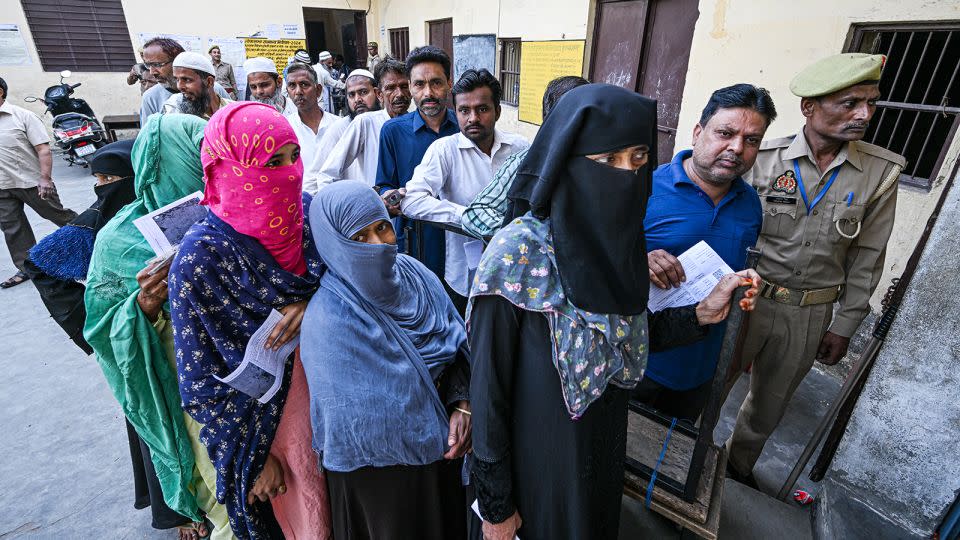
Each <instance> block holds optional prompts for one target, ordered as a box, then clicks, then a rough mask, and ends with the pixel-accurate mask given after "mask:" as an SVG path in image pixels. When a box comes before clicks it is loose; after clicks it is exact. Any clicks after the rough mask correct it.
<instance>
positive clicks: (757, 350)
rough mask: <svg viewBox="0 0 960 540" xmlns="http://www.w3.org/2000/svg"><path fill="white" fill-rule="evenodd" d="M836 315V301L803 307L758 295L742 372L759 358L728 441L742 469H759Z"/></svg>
mask: <svg viewBox="0 0 960 540" xmlns="http://www.w3.org/2000/svg"><path fill="white" fill-rule="evenodd" d="M832 316H833V304H819V305H815V306H804V307H797V306H788V305H785V304H778V303H776V302H774V301H773V300H770V299H767V298H759V299H757V307H756V309H755V310H754V311H753V312H752V313H750V321H749V324H748V326H747V335H746V337H745V339H744V343H743V349H742V354H741V356H740V358H741V359H742V360H741V362H742V363H744V366H741V369H739V370H738V371H737V372H736V373H738V374H739V373H741V372H742V367H745V364H746V363H749V362H753V368H752V369H751V371H750V392H749V393H748V394H747V397H746V399H745V400H744V402H743V404H742V405H741V406H740V413H739V414H738V415H737V424H736V427H734V429H733V435H732V436H731V437H730V439H729V440H728V441H727V449H728V450H729V452H730V454H729V461H730V464H731V466H733V468H734V469H736V470H737V471H738V472H740V473H741V474H747V473H749V472H750V471H752V470H753V466H754V465H755V464H756V463H757V459H759V458H760V454H761V453H762V452H763V446H764V444H766V442H767V439H768V438H769V437H770V434H771V433H773V430H774V429H776V427H777V424H779V423H780V419H781V418H783V413H784V411H786V409H787V405H788V404H789V403H790V398H791V397H793V393H794V391H795V390H796V389H797V386H799V385H800V381H802V380H803V378H804V376H806V374H807V372H808V371H810V368H811V367H812V366H813V361H814V359H815V357H816V355H817V348H818V347H819V345H820V340H821V339H822V338H823V334H824V333H826V331H827V328H828V327H829V326H830V319H831V317H832Z"/></svg>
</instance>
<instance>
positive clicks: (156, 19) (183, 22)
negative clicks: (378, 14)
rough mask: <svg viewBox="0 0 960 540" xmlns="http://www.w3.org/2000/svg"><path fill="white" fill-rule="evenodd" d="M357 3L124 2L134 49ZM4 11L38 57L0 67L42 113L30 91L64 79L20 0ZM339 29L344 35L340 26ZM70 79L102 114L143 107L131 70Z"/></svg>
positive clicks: (242, 32)
mask: <svg viewBox="0 0 960 540" xmlns="http://www.w3.org/2000/svg"><path fill="white" fill-rule="evenodd" d="M354 4H357V3H356V2H354ZM358 6H359V4H357V5H355V6H351V4H350V2H349V0H273V1H271V2H270V9H269V10H266V11H264V10H259V9H245V8H228V9H224V5H223V4H220V3H215V2H214V3H210V2H196V1H194V0H167V1H166V2H164V4H163V8H162V9H157V6H155V5H149V4H146V3H144V2H139V1H136V0H123V7H124V14H125V15H126V19H127V28H128V30H129V31H130V41H131V43H132V44H133V47H134V48H137V47H138V46H139V45H140V43H139V34H140V33H141V32H144V33H154V32H157V33H170V34H187V35H198V36H200V37H201V38H202V39H203V40H204V43H206V38H207V37H214V36H216V37H225V36H226V37H231V36H248V35H251V34H253V33H254V32H256V31H258V30H263V29H264V27H265V25H267V24H291V23H298V24H300V25H301V30H302V26H303V8H304V7H316V8H332V9H354V10H355V9H358ZM364 6H365V4H364ZM0 13H2V14H3V15H2V16H0V22H2V23H13V24H17V25H19V26H20V29H21V32H22V33H23V35H24V38H25V40H26V42H27V50H28V52H29V53H30V55H31V57H32V59H33V63H32V64H31V65H29V66H0V76H2V77H3V78H4V79H5V80H6V81H7V83H8V84H9V85H10V86H11V88H10V96H9V99H10V101H11V102H12V103H15V104H17V105H20V106H24V107H27V108H29V109H30V110H33V111H35V112H37V113H38V114H40V113H42V112H43V110H44V109H43V106H42V105H38V104H32V105H31V104H27V103H24V102H23V97H24V96H27V95H31V94H32V95H42V94H43V91H44V90H45V89H46V87H47V86H50V85H52V84H56V83H57V82H59V77H58V75H57V74H56V73H44V72H43V68H42V66H41V65H40V60H39V58H38V57H37V51H36V47H35V46H34V43H33V38H32V36H31V34H30V27H29V26H28V25H27V20H26V17H25V15H24V13H23V8H22V7H21V5H20V2H19V1H18V0H0ZM187 14H188V15H187ZM331 30H332V29H331ZM335 32H336V36H337V39H339V37H338V36H339V34H340V29H339V27H338V28H337V29H336V31H335ZM367 33H368V35H371V36H373V35H377V26H375V20H368V26H367ZM337 48H340V47H339V46H338V47H337ZM71 81H72V82H81V83H83V86H82V87H80V88H79V89H77V94H76V95H77V97H82V98H83V99H86V100H87V101H88V102H89V103H90V106H91V107H93V110H94V111H95V112H96V113H97V115H98V116H100V117H103V116H105V115H109V114H132V113H137V112H138V111H139V110H140V87H139V85H134V86H127V84H126V73H76V74H75V75H74V76H73V77H72V78H71Z"/></svg>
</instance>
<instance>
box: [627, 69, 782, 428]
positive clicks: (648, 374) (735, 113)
mask: <svg viewBox="0 0 960 540" xmlns="http://www.w3.org/2000/svg"><path fill="white" fill-rule="evenodd" d="M776 117H777V111H776V108H775V107H774V105H773V100H772V99H771V98H770V94H769V93H767V91H766V90H764V89H763V88H757V87H756V86H753V85H751V84H735V85H733V86H728V87H726V88H721V89H719V90H717V91H715V92H714V93H713V94H712V95H711V96H710V100H709V101H708V102H707V105H706V107H704V109H703V113H702V114H701V115H700V121H699V122H698V123H697V125H696V126H694V128H693V149H692V150H683V151H681V152H679V153H678V154H677V155H676V156H675V157H674V158H673V161H671V162H670V163H664V164H663V165H660V166H659V167H658V168H657V170H656V171H654V173H653V193H652V195H651V196H650V198H649V199H648V200H647V215H646V218H645V219H644V230H645V232H646V238H647V249H648V250H649V253H648V254H647V262H648V267H649V272H650V282H651V283H653V284H654V285H656V286H657V287H660V288H661V289H666V288H669V287H678V286H680V284H681V282H683V281H684V278H685V276H684V272H683V266H681V265H680V262H679V261H678V260H677V258H676V257H677V256H678V255H680V254H682V253H683V252H684V251H687V250H688V249H690V248H691V247H693V246H694V245H695V244H697V243H699V242H700V241H704V242H706V243H707V244H708V245H709V246H710V247H711V248H712V249H713V250H714V251H715V252H717V254H718V255H719V256H720V258H722V259H723V260H724V262H726V263H727V264H728V265H729V266H730V267H731V268H733V269H734V271H737V270H743V267H744V265H745V264H746V251H745V250H746V248H747V247H750V246H753V245H754V244H756V242H757V235H759V234H760V224H761V222H762V220H763V212H762V210H761V206H760V199H759V197H757V192H756V191H755V190H754V189H753V188H752V187H751V186H750V184H748V183H746V182H745V181H744V180H743V177H742V176H743V174H744V173H746V172H747V171H749V170H750V168H751V167H753V165H754V162H755V161H756V160H757V152H759V150H760V142H761V141H762V140H763V135H764V133H766V131H767V127H769V125H770V123H771V122H773V121H774V119H776ZM725 329H726V323H719V324H716V325H712V326H710V327H709V328H705V329H704V331H705V332H706V336H705V337H704V339H702V340H700V341H697V342H696V343H693V344H691V345H686V346H683V347H677V348H674V349H669V350H666V351H660V352H652V353H650V356H649V357H648V358H647V369H646V371H645V372H644V374H643V379H642V380H641V381H640V383H638V385H637V388H636V389H635V390H634V392H633V398H634V399H637V400H639V401H641V402H643V403H646V404H647V405H650V406H651V407H653V408H655V409H657V410H659V411H660V412H661V413H663V414H665V415H667V416H669V417H677V418H679V419H681V420H688V421H690V422H691V423H693V422H696V420H697V417H698V416H700V411H701V409H703V405H704V403H706V400H707V397H709V393H710V384H711V383H712V382H713V373H714V371H715V370H716V366H717V357H718V355H719V354H720V346H721V345H722V342H723V334H724V331H725Z"/></svg>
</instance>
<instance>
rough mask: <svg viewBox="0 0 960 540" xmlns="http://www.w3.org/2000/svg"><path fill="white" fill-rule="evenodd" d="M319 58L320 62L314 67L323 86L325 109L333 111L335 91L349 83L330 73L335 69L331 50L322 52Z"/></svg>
mask: <svg viewBox="0 0 960 540" xmlns="http://www.w3.org/2000/svg"><path fill="white" fill-rule="evenodd" d="M317 59H318V60H319V62H317V65H315V66H313V69H314V70H316V72H317V77H318V78H319V79H320V86H322V87H323V101H322V104H323V110H325V111H328V112H333V91H334V90H343V89H344V88H346V87H347V85H345V84H344V83H343V81H340V80H337V79H335V78H333V76H331V75H330V70H332V69H333V55H332V54H330V52H329V51H323V52H321V53H320V56H319V57H318V58H317Z"/></svg>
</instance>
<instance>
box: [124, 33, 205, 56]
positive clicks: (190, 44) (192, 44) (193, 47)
mask: <svg viewBox="0 0 960 540" xmlns="http://www.w3.org/2000/svg"><path fill="white" fill-rule="evenodd" d="M138 37H139V38H140V46H141V47H142V46H143V44H144V43H146V42H148V41H150V40H151V39H153V38H157V37H160V38H168V39H172V40H174V41H176V42H177V43H179V44H180V45H181V46H182V47H183V48H184V50H187V51H190V52H195V53H201V54H206V53H207V49H206V48H205V47H204V46H203V45H204V43H206V42H205V41H204V40H203V38H201V37H200V36H193V35H189V34H163V33H154V32H140V34H139V35H138Z"/></svg>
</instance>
